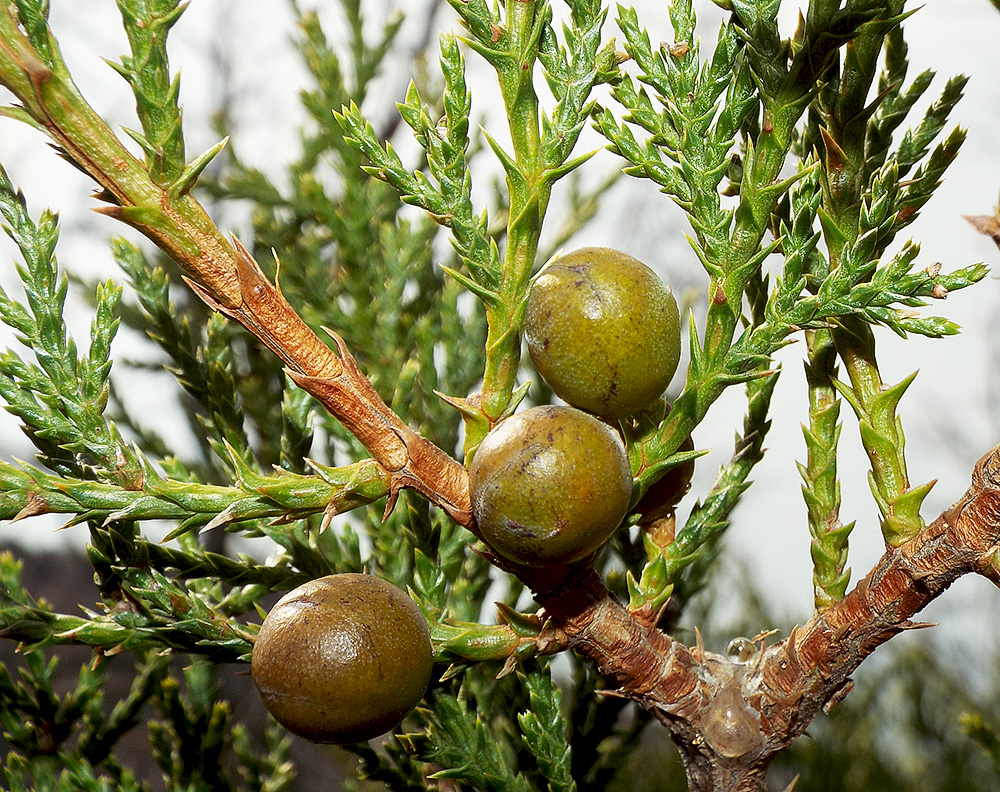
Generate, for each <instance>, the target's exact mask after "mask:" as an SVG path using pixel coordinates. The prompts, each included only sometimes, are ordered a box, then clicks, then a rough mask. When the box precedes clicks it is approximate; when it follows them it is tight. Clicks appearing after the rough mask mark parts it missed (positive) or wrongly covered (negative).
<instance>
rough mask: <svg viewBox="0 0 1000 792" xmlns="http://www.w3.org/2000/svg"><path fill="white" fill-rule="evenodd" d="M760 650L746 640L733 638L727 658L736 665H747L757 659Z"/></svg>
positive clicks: (727, 648) (727, 651)
mask: <svg viewBox="0 0 1000 792" xmlns="http://www.w3.org/2000/svg"><path fill="white" fill-rule="evenodd" d="M758 654H760V650H759V649H758V648H757V646H756V645H755V644H753V643H752V642H751V641H749V640H747V639H746V638H733V640H731V641H730V642H729V645H728V646H727V647H726V656H727V657H728V658H729V659H730V660H731V661H732V662H734V663H738V664H739V665H746V664H747V663H751V662H753V661H754V660H756V659H757V655H758Z"/></svg>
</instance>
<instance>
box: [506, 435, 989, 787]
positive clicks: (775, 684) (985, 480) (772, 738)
mask: <svg viewBox="0 0 1000 792" xmlns="http://www.w3.org/2000/svg"><path fill="white" fill-rule="evenodd" d="M998 550H1000V446H997V447H996V448H994V449H993V450H992V451H991V452H990V453H988V454H987V455H986V456H984V457H983V458H982V459H981V460H979V462H978V463H977V464H976V467H975V470H974V472H973V476H972V486H971V487H970V488H969V490H968V491H967V492H966V493H965V495H964V496H963V497H962V498H961V499H960V500H959V501H958V502H957V503H956V504H955V505H954V506H952V507H951V508H950V509H948V510H947V511H945V512H944V513H943V514H942V515H941V516H940V517H938V518H937V520H935V521H934V522H933V523H931V524H930V525H928V526H927V527H926V528H925V529H924V530H923V531H922V532H921V533H920V534H919V535H917V536H916V537H914V538H913V539H912V540H910V541H909V542H907V543H906V544H904V545H902V546H900V547H897V548H891V549H889V550H888V551H887V552H886V553H885V555H883V556H882V558H881V559H880V560H879V562H878V563H877V564H876V565H875V567H874V568H873V569H872V570H871V572H869V573H868V575H867V576H866V577H865V578H864V579H863V580H861V581H860V582H859V583H858V585H857V586H856V587H855V588H854V590H853V591H851V592H850V593H849V594H848V595H847V596H846V597H845V598H844V599H842V600H841V601H839V602H837V603H836V604H834V605H833V606H832V607H830V608H829V609H828V610H826V611H825V612H823V613H817V614H815V615H814V616H813V618H812V619H810V620H809V622H808V623H807V624H806V625H804V626H803V627H801V628H796V629H793V630H792V632H791V634H790V635H789V636H788V637H787V638H786V639H785V640H784V641H782V642H780V643H778V644H776V645H774V646H772V647H764V646H763V645H762V646H761V650H760V652H759V653H758V654H757V656H756V658H754V659H753V660H751V661H750V662H748V663H745V664H743V663H735V662H732V661H731V660H729V659H728V658H726V657H723V656H721V655H717V654H714V653H711V652H706V651H705V649H704V647H703V646H701V645H700V640H699V643H698V645H696V646H695V647H693V648H688V647H685V646H683V645H681V644H680V643H678V642H676V641H674V640H672V639H671V638H669V637H668V636H666V635H664V634H662V633H660V632H658V631H657V630H656V629H655V628H654V627H652V626H648V625H644V624H642V623H640V622H639V621H637V620H636V619H634V618H633V617H632V615H631V614H629V613H628V611H627V610H625V608H624V607H623V606H622V605H621V604H620V603H619V602H617V601H616V600H615V599H614V598H613V597H612V596H611V595H610V594H609V593H608V591H607V589H606V588H605V587H604V584H603V583H602V582H601V580H600V578H599V577H598V576H597V574H596V573H595V572H594V571H593V569H591V568H589V567H586V568H576V569H571V570H566V571H565V572H564V573H563V574H561V575H559V576H558V579H553V578H552V576H547V578H546V576H544V575H541V574H539V573H534V576H532V574H531V573H528V574H526V575H523V576H524V577H526V582H528V583H529V585H531V586H532V588H533V590H534V591H535V594H536V597H537V598H538V600H539V601H540V602H542V603H543V604H544V606H545V608H546V610H547V611H548V613H549V615H550V616H551V617H552V618H553V619H554V620H555V621H556V623H557V624H558V626H559V627H560V628H561V629H562V630H563V631H565V633H566V635H567V637H568V639H569V643H570V645H571V646H573V647H574V648H575V649H576V650H577V651H579V652H580V653H581V654H583V655H585V656H587V657H588V658H590V659H591V660H592V661H593V662H594V663H595V664H596V665H597V667H598V668H599V669H600V670H601V672H602V673H604V674H605V675H606V676H607V677H608V678H609V680H610V681H612V682H613V683H614V684H617V685H618V686H620V689H619V691H617V695H624V696H627V697H629V698H632V699H635V700H636V701H638V702H639V703H641V704H642V705H643V706H645V707H646V708H648V709H649V710H650V711H651V712H653V713H654V714H655V715H656V716H657V717H658V718H659V720H660V721H661V722H663V723H664V725H665V726H666V727H667V728H668V729H669V730H670V732H671V734H672V736H673V738H674V741H675V742H676V743H677V745H678V747H679V748H680V752H681V756H682V758H683V760H684V763H685V766H686V769H687V772H688V779H689V782H690V785H691V790H692V791H693V792H707V791H709V790H711V791H712V792H721V791H722V790H726V791H727V792H728V791H729V790H738V791H743V790H746V791H747V792H749V791H750V790H762V789H763V788H764V776H765V773H766V770H767V766H768V764H769V763H770V761H771V759H772V758H773V757H774V756H775V754H777V753H778V752H779V751H781V750H783V749H784V748H786V747H787V746H788V745H789V744H790V743H791V742H792V741H793V740H794V739H795V738H796V737H798V736H799V735H801V734H802V733H803V732H804V731H805V729H806V727H807V726H808V725H809V723H810V722H811V721H812V720H813V718H814V717H815V716H816V715H817V714H818V712H819V711H820V709H826V710H829V708H830V707H832V706H833V705H834V704H836V703H837V702H838V701H839V700H840V699H841V698H842V697H843V696H844V695H846V693H847V692H848V691H849V690H850V687H851V681H850V675H851V674H852V673H853V672H854V671H855V669H857V667H858V666H859V665H860V664H861V663H862V661H864V659H865V658H866V657H868V655H870V654H871V653H872V652H873V651H874V650H875V649H877V648H878V647H879V646H881V645H882V644H883V643H885V642H886V641H888V640H889V639H890V638H892V637H893V636H894V635H897V634H898V633H900V632H902V631H904V630H909V629H914V628H917V627H923V626H926V625H923V624H919V623H914V622H913V621H911V619H912V617H913V616H914V615H916V614H917V613H918V612H919V611H920V610H922V609H923V608H924V607H925V606H926V605H927V604H928V603H930V602H931V600H933V599H934V598H935V597H937V596H938V595H940V594H941V593H942V592H944V591H945V589H947V588H948V586H950V585H951V584H952V583H953V582H954V581H955V580H957V579H958V578H959V577H961V576H962V575H965V574H968V573H973V572H974V573H979V574H982V575H984V576H986V577H987V578H989V579H990V580H992V581H994V582H997V580H998V574H997V566H996V559H997V556H998Z"/></svg>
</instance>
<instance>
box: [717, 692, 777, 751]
mask: <svg viewBox="0 0 1000 792" xmlns="http://www.w3.org/2000/svg"><path fill="white" fill-rule="evenodd" d="M703 723H704V726H703V733H704V735H705V740H706V742H708V744H709V745H710V746H711V747H712V749H713V750H714V751H715V752H716V753H717V754H719V755H721V756H725V757H728V758H730V759H735V758H736V757H739V756H745V755H746V754H748V753H752V752H755V751H757V750H759V749H760V748H761V746H762V745H763V744H764V735H763V734H762V733H761V730H760V716H759V715H757V714H756V713H755V712H754V711H753V710H751V709H750V706H749V705H748V704H747V702H746V701H745V700H744V698H743V696H742V695H740V691H739V688H738V686H735V685H733V684H728V685H726V686H725V687H723V688H722V689H721V690H719V692H718V693H717V694H716V695H715V698H714V699H713V700H712V703H711V704H709V706H708V710H707V711H706V712H705V718H704V721H703Z"/></svg>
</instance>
